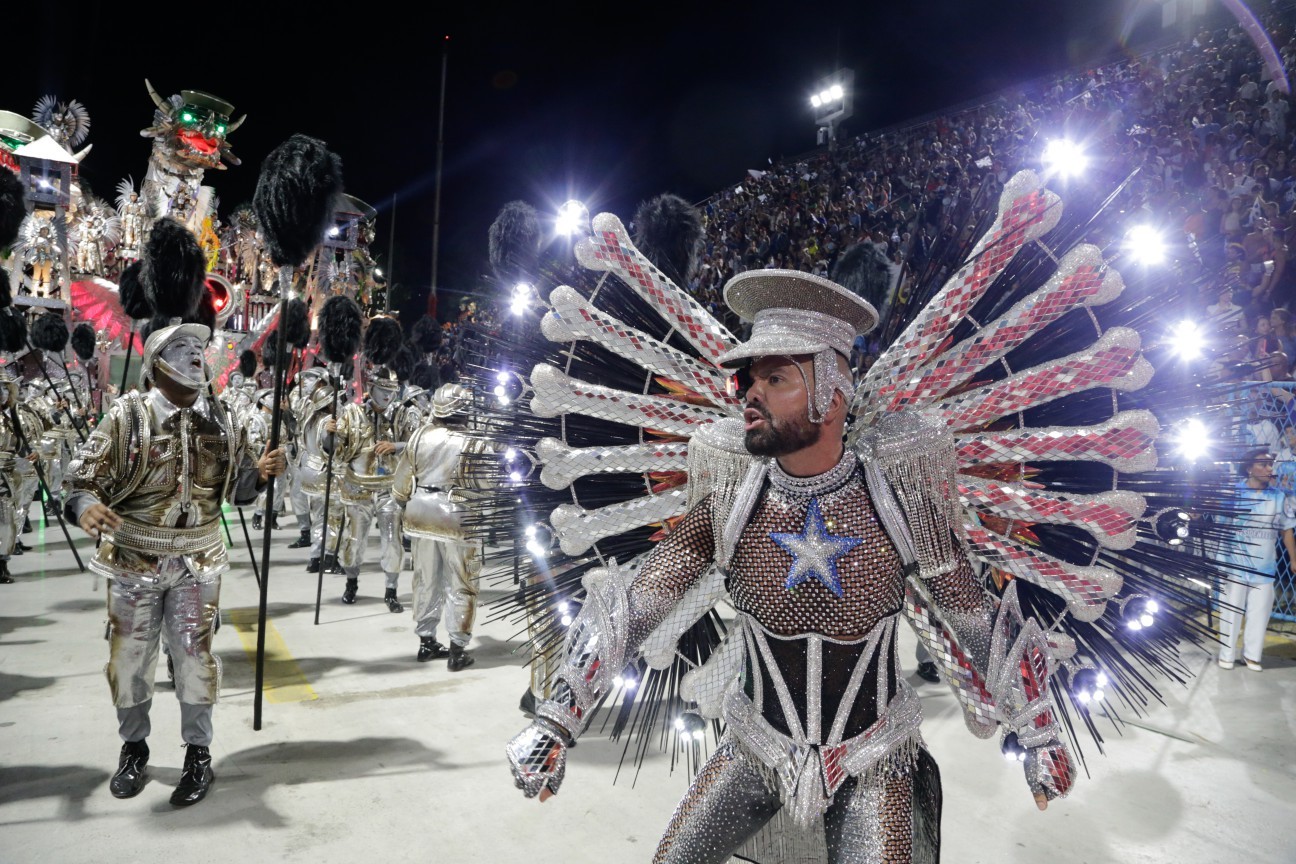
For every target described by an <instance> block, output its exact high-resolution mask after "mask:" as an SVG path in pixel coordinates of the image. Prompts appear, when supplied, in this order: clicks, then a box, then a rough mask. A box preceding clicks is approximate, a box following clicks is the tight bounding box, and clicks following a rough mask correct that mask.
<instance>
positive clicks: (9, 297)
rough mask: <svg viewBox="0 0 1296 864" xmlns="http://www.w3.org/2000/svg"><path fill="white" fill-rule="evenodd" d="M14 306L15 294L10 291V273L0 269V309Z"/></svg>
mask: <svg viewBox="0 0 1296 864" xmlns="http://www.w3.org/2000/svg"><path fill="white" fill-rule="evenodd" d="M12 305H13V292H12V291H11V290H9V271H8V270H5V269H4V268H3V267H0V309H8V308H9V307H10V306H12Z"/></svg>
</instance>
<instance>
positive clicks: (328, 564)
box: [324, 552, 342, 573]
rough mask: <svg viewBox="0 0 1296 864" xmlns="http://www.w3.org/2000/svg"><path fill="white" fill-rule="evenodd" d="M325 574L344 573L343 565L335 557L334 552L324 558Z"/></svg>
mask: <svg viewBox="0 0 1296 864" xmlns="http://www.w3.org/2000/svg"><path fill="white" fill-rule="evenodd" d="M324 572H325V573H341V572H342V565H341V564H339V563H338V560H337V556H336V555H334V554H333V553H332V552H330V553H328V554H327V555H325V556H324Z"/></svg>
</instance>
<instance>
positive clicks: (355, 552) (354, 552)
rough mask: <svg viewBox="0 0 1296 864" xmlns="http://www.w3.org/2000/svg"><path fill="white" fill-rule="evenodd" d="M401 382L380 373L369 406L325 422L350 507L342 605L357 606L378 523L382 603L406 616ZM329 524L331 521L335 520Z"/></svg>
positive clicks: (341, 554) (342, 555) (341, 496)
mask: <svg viewBox="0 0 1296 864" xmlns="http://www.w3.org/2000/svg"><path fill="white" fill-rule="evenodd" d="M400 391H401V383H400V381H398V380H397V379H396V377H395V376H394V375H393V374H392V373H391V372H390V370H388V369H385V368H384V369H380V370H378V371H377V372H376V373H375V374H374V375H372V376H371V377H370V380H369V392H368V394H367V396H366V398H365V401H364V404H362V405H357V404H355V403H354V402H348V403H347V404H346V405H344V406H343V407H342V408H341V409H340V410H339V412H338V414H339V416H338V418H337V420H336V421H334V419H333V418H328V419H326V420H325V421H324V435H323V436H321V441H322V448H323V450H324V452H325V453H327V452H329V451H333V450H334V448H335V447H336V451H335V452H334V457H333V458H334V465H335V466H337V465H338V464H343V465H345V470H344V471H343V473H342V477H341V478H340V479H341V482H340V483H338V485H336V486H335V487H334V489H335V490H336V494H337V496H338V501H339V502H340V503H341V504H342V507H341V508H338V509H339V510H342V509H343V508H345V517H344V519H343V522H344V523H345V524H344V525H343V526H342V542H341V545H340V547H339V551H338V556H337V557H338V565H339V566H340V567H341V568H342V571H343V573H345V574H346V587H345V589H344V590H343V592H342V602H343V603H354V602H356V593H357V592H358V591H359V586H360V568H361V567H362V566H363V565H364V558H365V549H366V546H367V545H368V542H369V531H370V529H371V528H372V527H373V524H374V520H375V519H377V522H378V532H379V538H380V541H381V546H380V552H379V558H378V563H379V566H380V567H381V568H382V571H383V577H384V578H385V580H386V591H385V593H384V595H383V601H384V602H385V603H386V604H387V609H388V610H389V611H391V612H404V611H405V607H404V606H402V605H401V603H400V601H399V600H398V599H396V588H397V582H398V580H399V578H400V571H401V564H402V563H403V560H404V557H405V550H404V548H403V547H402V546H401V508H400V505H399V504H398V503H396V502H395V501H393V500H392V494H391V486H392V471H393V468H394V467H395V462H396V456H397V454H399V453H400V452H401V451H402V450H404V449H405V444H404V443H403V442H401V441H398V440H396V439H397V435H396V429H395V409H396V404H395V403H396V399H397V398H398V397H399V395H400ZM329 521H330V522H331V521H332V519H331V518H330V520H329Z"/></svg>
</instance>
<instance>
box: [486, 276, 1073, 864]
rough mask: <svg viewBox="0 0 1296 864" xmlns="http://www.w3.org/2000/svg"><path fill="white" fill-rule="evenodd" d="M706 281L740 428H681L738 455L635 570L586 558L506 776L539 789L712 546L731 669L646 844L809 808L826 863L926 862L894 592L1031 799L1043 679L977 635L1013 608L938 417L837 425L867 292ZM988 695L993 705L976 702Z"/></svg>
mask: <svg viewBox="0 0 1296 864" xmlns="http://www.w3.org/2000/svg"><path fill="white" fill-rule="evenodd" d="M725 299H726V302H727V303H728V304H729V305H730V307H731V308H732V309H734V311H735V312H737V313H738V314H739V315H740V316H741V317H742V318H743V319H744V320H747V321H753V327H752V334H751V338H750V339H749V340H748V341H747V342H746V343H742V344H738V345H736V346H734V347H732V348H729V349H728V350H726V351H724V352H723V353H722V354H719V355H718V356H717V358H716V361H717V363H718V364H720V365H722V366H727V367H729V368H739V367H741V369H742V371H741V372H740V376H745V381H744V382H743V384H742V385H741V386H740V390H741V391H745V396H742V397H740V398H742V399H743V400H744V404H745V410H744V412H743V415H742V416H743V423H744V428H743V431H742V437H741V439H740V441H741V443H739V441H735V440H726V433H725V432H724V431H723V429H724V424H714V425H713V426H712V427H711V428H710V430H709V433H710V434H707V435H704V434H701V433H699V435H697V436H695V437H694V439H693V442H692V444H691V447H693V448H696V449H699V450H700V449H701V446H702V445H703V444H706V445H709V446H710V447H711V448H713V449H716V450H719V451H724V452H733V453H741V452H742V450H743V449H745V450H746V451H747V453H750V454H751V455H752V456H755V457H756V458H755V459H754V460H753V461H752V462H751V463H750V464H751V467H750V468H749V470H747V471H746V472H745V475H743V476H742V477H741V480H740V481H739V482H734V483H731V484H729V485H727V486H725V485H723V484H720V485H717V486H716V487H715V488H714V489H713V491H710V492H709V493H707V494H706V495H705V496H704V497H702V498H701V500H700V501H698V503H697V504H696V505H694V506H693V507H692V508H691V509H690V510H689V511H688V513H687V515H686V516H684V518H683V520H682V522H680V523H679V525H678V526H677V527H676V528H675V529H674V530H673V531H672V532H671V533H670V534H668V535H667V536H666V537H665V539H664V540H662V541H661V542H660V543H658V544H657V546H656V547H655V549H654V550H653V552H651V553H650V554H649V555H648V557H647V558H646V559H645V560H644V561H643V562H642V563H641V564H640V565H639V566H638V568H637V572H633V573H631V572H629V570H630V568H623V567H621V566H620V565H618V564H617V563H616V562H615V560H613V561H611V562H610V563H609V565H608V567H607V569H606V572H605V573H604V574H603V576H602V578H601V579H598V580H594V579H590V578H589V577H587V579H586V584H587V586H589V588H590V592H589V595H588V597H587V600H586V602H585V604H584V606H583V608H582V609H581V611H580V613H579V615H578V616H577V617H576V619H575V621H574V622H572V624H571V627H570V631H569V634H568V638H567V646H568V653H567V657H566V659H565V661H564V665H563V668H562V669H561V670H560V671H559V673H558V675H557V681H556V684H555V686H554V689H553V691H552V695H551V698H550V699H548V700H544V701H540V702H539V704H538V705H537V711H536V715H537V716H536V720H535V721H534V723H533V724H532V725H531V726H530V727H528V728H527V729H526V730H524V731H523V732H522V733H520V734H519V735H518V736H517V737H516V738H514V739H513V741H512V742H510V745H509V748H508V754H509V759H510V762H511V764H512V768H513V771H514V776H515V778H516V781H517V784H518V786H519V787H520V788H522V789H523V790H524V791H525V792H526V794H527V795H528V796H531V795H537V794H539V795H542V796H545V797H547V795H548V794H551V793H553V792H555V791H557V787H558V784H559V783H561V781H562V779H563V774H564V770H565V759H566V750H567V747H568V746H569V745H570V744H571V742H572V741H573V739H574V738H575V737H576V736H578V735H580V734H581V733H582V732H583V731H584V730H585V728H586V727H587V725H588V724H589V721H590V719H591V718H592V716H593V713H594V709H595V708H596V707H597V706H598V704H599V703H600V701H601V700H602V699H603V698H604V697H605V696H606V695H607V694H608V693H609V691H610V690H611V689H612V688H613V686H614V684H613V682H614V679H615V678H616V677H617V676H620V675H621V674H622V672H623V670H625V669H626V668H627V664H628V663H629V662H630V661H631V660H632V659H633V658H634V657H635V656H636V652H637V650H638V649H639V648H640V647H641V646H642V644H643V642H644V640H645V639H646V637H648V635H649V634H650V633H652V632H653V631H654V630H655V629H656V628H657V627H658V626H659V625H661V624H662V623H663V622H664V621H665V620H666V618H667V616H668V614H670V613H671V611H672V610H673V609H674V608H675V607H676V606H678V605H679V604H680V603H681V601H683V600H684V598H685V595H686V593H687V592H689V590H690V589H691V588H694V586H695V585H699V584H701V583H702V581H703V577H704V576H706V575H707V574H708V573H710V572H712V571H711V567H712V562H715V564H716V565H717V567H718V569H719V572H721V573H723V574H724V582H725V586H726V587H727V589H728V594H729V597H730V598H731V600H732V602H733V604H734V606H735V607H736V609H737V612H738V615H737V619H736V621H735V622H734V625H733V626H734V627H735V628H736V630H737V633H736V634H731V637H730V639H729V641H728V642H727V643H726V646H727V647H728V648H729V649H730V653H731V654H732V663H733V664H740V663H745V664H746V666H745V669H746V672H745V674H741V675H738V676H737V683H736V684H734V685H733V686H725V687H723V688H722V689H723V694H722V696H720V697H719V701H720V703H721V704H722V708H721V716H722V717H723V719H724V720H725V722H726V725H727V732H726V734H725V736H724V737H723V738H722V740H721V742H720V745H719V747H718V748H717V749H716V750H715V752H714V753H713V754H712V756H711V758H710V759H709V760H708V761H707V762H706V764H705V765H703V767H702V768H701V770H700V771H699V772H698V774H697V776H696V778H695V779H694V782H693V784H692V786H691V787H690V789H689V791H688V793H687V794H686V796H685V798H684V800H683V801H682V802H681V803H680V805H679V807H678V808H677V810H676V811H675V815H674V816H673V818H672V819H671V821H670V824H669V826H668V828H667V830H666V834H665V836H664V837H663V839H662V841H661V843H660V845H659V846H658V849H657V854H656V857H655V858H654V860H655V861H657V862H672V864H685V862H687V864H703V862H717V864H718V862H723V861H727V860H729V857H730V856H731V855H733V854H734V853H735V852H737V851H739V850H740V849H741V848H742V847H743V844H744V843H746V842H747V841H749V840H750V839H751V838H753V837H754V836H755V835H756V834H757V833H758V832H759V831H760V830H761V829H762V827H763V826H765V824H766V823H767V822H769V821H770V820H771V819H773V818H774V817H775V816H776V815H778V816H779V818H781V819H790V820H792V821H793V822H794V823H795V825H796V826H799V827H802V828H806V829H809V828H810V827H811V826H820V825H821V826H822V831H823V836H824V839H825V841H826V845H827V853H828V860H830V861H832V862H845V861H852V862H855V861H859V862H882V861H885V862H909V861H932V860H935V858H936V856H938V854H939V852H938V850H939V811H940V792H939V789H940V786H939V775H938V772H937V770H936V767H935V763H934V762H933V761H932V760H931V757H930V756H929V755H928V754H927V752H926V749H925V746H924V744H923V740H922V736H921V733H920V731H919V724H920V722H921V719H922V709H921V705H920V702H919V699H918V698H917V696H916V695H915V693H914V692H913V690H912V688H911V687H910V686H909V684H908V683H907V682H906V681H905V679H904V678H903V676H902V674H901V671H900V663H899V658H898V654H897V647H896V640H897V627H898V624H899V621H900V619H901V613H902V611H903V612H904V613H906V614H907V615H909V617H910V618H911V619H913V620H914V622H915V624H916V626H917V629H918V630H919V633H920V635H921V636H923V637H924V638H926V637H934V638H932V639H931V647H933V648H934V650H935V651H937V652H939V653H940V654H941V655H942V656H944V657H946V658H948V657H949V655H951V653H953V654H956V655H957V656H958V657H959V659H960V661H961V662H965V663H966V666H965V667H964V668H965V670H970V675H969V672H968V671H964V672H963V673H962V674H963V677H961V678H960V677H954V678H953V681H954V683H955V685H956V687H958V688H960V689H968V690H969V691H974V692H975V696H976V698H975V699H971V700H969V701H967V702H965V705H964V707H965V710H966V712H967V715H966V716H967V721H968V725H969V727H970V728H972V729H973V731H974V732H976V734H978V735H979V736H981V737H984V736H986V735H989V734H992V733H993V731H994V729H995V728H996V720H997V719H999V718H1000V717H1003V718H1008V720H1009V722H1007V723H1006V725H1007V726H1009V727H1010V728H1011V730H1012V731H1013V733H1014V734H1015V735H1017V736H1019V737H1020V740H1021V745H1022V747H1023V748H1024V750H1025V768H1026V779H1027V781H1028V783H1029V786H1030V789H1031V791H1032V792H1033V793H1034V796H1035V799H1036V802H1037V803H1038V806H1039V807H1040V808H1041V809H1043V808H1044V807H1045V806H1047V803H1048V801H1049V800H1051V799H1053V798H1055V797H1058V796H1061V795H1065V794H1066V793H1067V791H1068V790H1069V788H1070V786H1071V784H1072V781H1073V779H1074V774H1075V769H1074V766H1073V762H1072V760H1071V759H1070V757H1069V754H1068V752H1067V749H1066V747H1065V745H1064V744H1063V743H1062V741H1061V738H1060V735H1059V728H1058V721H1057V716H1056V714H1055V712H1054V710H1053V703H1052V696H1051V695H1050V693H1049V691H1048V690H1047V689H1046V688H1044V689H1041V688H1039V686H1038V685H1039V682H1038V681H1036V680H1035V679H1034V678H1033V673H1032V676H1031V680H1030V681H1027V682H1025V685H1024V686H1025V690H1023V689H1022V685H1023V682H1022V680H1021V679H1022V675H1021V673H1019V672H1015V671H1014V670H1016V669H1017V664H1018V661H1019V659H1020V658H1019V657H1018V656H1017V653H1016V650H1013V651H1005V646H1004V645H1003V644H1001V640H1000V639H996V638H994V636H995V633H996V631H997V630H1001V629H1002V628H1003V627H1005V626H1006V625H1005V623H1004V622H1006V621H1008V620H1009V619H1008V617H1007V616H1008V615H1009V614H1010V612H1011V610H1012V609H1014V608H1015V607H1014V605H1013V604H1009V603H1005V604H1003V606H1002V610H1003V611H1002V613H1001V614H1000V615H999V616H998V617H997V611H996V608H995V606H994V605H993V604H992V602H991V600H990V599H989V598H988V597H987V596H986V594H985V592H984V591H983V589H982V587H981V583H980V580H979V579H978V578H977V576H976V575H975V574H974V571H973V569H972V567H971V565H970V564H969V561H968V560H967V558H966V557H965V554H964V552H963V548H962V546H961V545H960V544H959V543H958V542H956V541H955V537H954V534H953V527H952V525H951V521H950V520H951V518H952V515H953V510H952V509H951V506H950V504H949V500H950V496H951V492H950V490H951V488H952V483H953V476H954V475H953V471H954V458H953V452H954V450H953V448H954V439H953V437H952V436H951V435H950V434H949V433H948V432H947V431H946V429H945V428H944V427H943V426H942V425H941V424H940V423H939V421H932V420H929V419H928V418H926V417H924V416H922V415H920V414H918V413H905V412H898V413H896V414H894V415H889V416H887V417H885V418H883V419H882V420H880V421H879V422H878V423H877V424H876V425H875V427H874V429H873V430H872V431H871V433H870V434H869V435H868V436H867V437H865V438H863V439H861V440H860V441H859V442H858V443H855V444H854V446H847V445H846V442H845V438H846V420H847V412H848V407H849V406H850V402H851V397H852V394H853V393H854V389H855V384H854V381H853V379H852V376H851V374H850V371H849V366H848V360H847V358H848V357H849V355H850V351H851V345H852V342H853V341H854V339H855V338H856V337H857V336H859V335H861V334H863V333H867V332H868V331H869V330H871V329H872V328H873V326H874V325H875V323H876V321H877V314H876V312H875V311H874V309H873V307H872V306H871V305H870V304H868V303H867V302H865V301H864V300H862V299H861V298H859V297H858V296H856V295H854V294H852V293H850V292H848V291H846V290H845V289H843V288H841V287H840V286H838V285H836V284H835V283H832V282H830V281H828V280H826V279H823V278H820V277H816V276H811V275H808V274H801V273H795V272H792V271H777V270H766V271H754V272H751V273H745V274H741V275H739V276H737V277H735V278H734V279H733V280H731V281H730V283H729V285H728V286H727V288H726V291H725ZM749 364H750V365H749ZM537 377H539V376H533V379H532V380H533V381H535V380H536V378H537ZM740 380H742V379H741V378H740ZM538 398H540V397H539V396H537V399H538ZM731 437H732V436H731ZM702 439H706V440H702ZM695 455H696V454H691V458H693V456H695ZM693 470H694V469H691V472H692V471H693ZM902 485H903V486H904V487H905V488H903V489H900V488H898V487H900V486H902ZM557 521H558V520H557V519H555V523H557ZM933 610H935V611H933ZM936 615H939V620H942V621H944V626H943V627H942V626H935V625H933V624H932V621H933V620H935V619H934V616H936ZM1030 626H1033V625H1032V623H1031V622H1029V621H1028V622H1027V624H1026V627H1027V628H1029V627H1030ZM951 645H956V646H958V647H957V648H956V649H954V650H953V651H951V647H950V646H951ZM1035 650H1045V651H1046V650H1047V645H1046V644H1042V645H1041V644H1032V645H1031V647H1030V648H1029V649H1028V651H1035ZM721 662H722V663H723V661H721ZM732 668H733V669H734V670H735V673H736V670H737V668H738V667H737V666H736V665H735V666H733V667H732ZM947 668H948V667H947ZM985 681H989V682H992V684H991V686H990V687H988V688H987V687H986V686H985V685H983V684H982V683H981V682H985ZM727 683H728V682H726V684H727ZM1032 685H1035V688H1036V689H1034V690H1032V689H1031V687H1032ZM1023 693H1027V694H1029V695H1028V696H1025V697H1024V696H1023ZM996 697H997V698H998V699H999V700H1000V702H1001V707H1003V708H1005V709H1007V708H1009V706H1010V704H1011V710H1005V711H1004V713H1003V714H1002V715H996V714H994V713H993V712H992V710H987V705H988V703H991V704H992V703H993V702H994V701H995V699H996ZM689 698H692V697H689ZM698 698H700V699H702V700H703V701H707V698H711V699H714V698H716V697H715V696H714V694H712V696H711V697H698ZM780 811H781V812H780Z"/></svg>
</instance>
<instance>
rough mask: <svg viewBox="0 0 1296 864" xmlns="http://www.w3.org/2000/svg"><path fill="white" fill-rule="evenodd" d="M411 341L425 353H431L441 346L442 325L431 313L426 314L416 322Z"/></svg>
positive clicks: (411, 333)
mask: <svg viewBox="0 0 1296 864" xmlns="http://www.w3.org/2000/svg"><path fill="white" fill-rule="evenodd" d="M410 341H411V342H413V343H414V345H415V346H416V347H417V348H418V349H419V350H420V351H422V352H423V353H424V354H431V353H432V352H433V351H436V350H437V349H438V348H440V347H441V325H440V324H438V323H437V320H436V319H435V318H433V317H432V316H431V315H424V316H423V317H422V318H420V319H419V320H417V321H415V322H414V327H413V329H412V330H410Z"/></svg>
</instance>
